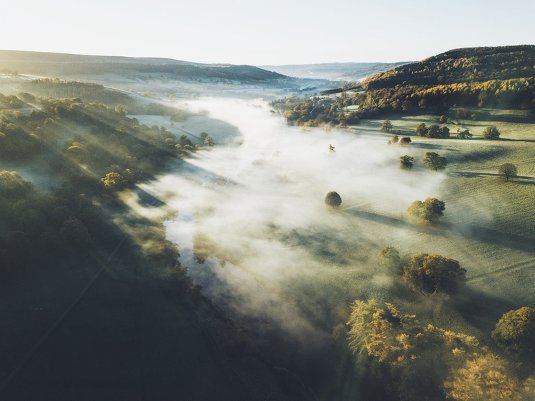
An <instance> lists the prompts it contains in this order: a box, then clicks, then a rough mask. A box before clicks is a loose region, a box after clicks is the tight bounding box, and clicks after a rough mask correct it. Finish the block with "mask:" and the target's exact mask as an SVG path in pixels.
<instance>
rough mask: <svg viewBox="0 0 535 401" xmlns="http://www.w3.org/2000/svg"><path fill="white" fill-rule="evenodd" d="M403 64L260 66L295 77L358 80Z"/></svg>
mask: <svg viewBox="0 0 535 401" xmlns="http://www.w3.org/2000/svg"><path fill="white" fill-rule="evenodd" d="M403 64H406V63H320V64H286V65H263V66H260V68H263V69H265V70H268V71H275V72H278V73H279V74H284V75H288V76H291V77H297V78H316V79H330V80H334V81H359V80H361V79H363V78H366V77H368V76H370V75H372V74H377V73H379V72H383V71H387V70H390V69H392V68H395V67H398V66H400V65H403Z"/></svg>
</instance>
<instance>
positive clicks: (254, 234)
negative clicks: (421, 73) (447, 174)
mask: <svg viewBox="0 0 535 401" xmlns="http://www.w3.org/2000/svg"><path fill="white" fill-rule="evenodd" d="M179 106H180V107H187V108H189V109H190V110H191V111H193V112H196V113H199V112H204V114H203V115H206V118H211V119H217V120H220V121H223V122H224V123H225V124H231V125H233V126H234V127H236V129H237V131H238V132H239V135H238V136H236V137H235V138H234V141H233V142H231V143H229V144H227V145H219V146H218V145H217V143H218V133H217V132H215V131H213V132H209V134H210V135H212V136H213V137H214V138H215V140H216V146H215V147H214V148H210V149H209V150H203V151H200V152H198V153H196V154H195V155H194V156H192V157H191V158H190V159H187V160H186V161H185V162H184V163H182V164H180V165H179V166H177V167H176V171H175V172H173V173H170V174H166V175H163V176H160V177H158V179H157V180H155V181H153V182H151V183H149V184H146V185H144V186H143V189H145V190H146V191H147V192H149V193H151V194H154V195H155V196H157V197H158V198H160V199H161V200H162V201H164V202H165V203H166V204H167V206H168V207H170V208H172V209H173V210H175V211H176V217H175V218H173V219H169V220H168V221H166V223H165V227H166V230H167V236H168V239H170V240H171V241H173V242H174V243H176V244H177V245H178V247H179V250H180V253H181V257H180V262H181V264H182V265H183V266H185V267H187V268H188V271H189V274H190V276H191V277H192V279H193V280H194V282H195V283H196V284H199V285H201V286H202V292H203V294H204V295H206V296H207V297H209V298H210V299H212V300H213V301H214V302H215V303H216V304H218V305H220V306H223V307H225V308H228V309H229V310H231V311H234V312H237V313H239V314H240V315H242V316H244V317H248V318H255V319H259V320H261V321H266V322H269V323H270V324H272V323H276V325H277V326H278V327H280V328H282V329H284V330H287V331H288V332H293V333H300V334H301V335H310V334H311V333H317V332H318V331H317V330H316V327H317V326H318V325H322V324H324V323H326V322H327V321H328V320H329V319H328V315H329V313H330V312H329V311H328V310H327V309H328V308H330V307H332V306H336V305H337V304H339V303H343V302H345V301H346V300H350V299H354V298H355V297H357V296H358V295H359V291H361V290H362V289H366V290H367V291H370V289H373V288H380V287H388V285H389V284H390V283H389V280H390V279H388V277H387V276H382V275H381V274H380V273H377V274H376V273H375V271H374V264H375V261H376V254H377V252H378V250H379V249H380V248H382V247H384V246H385V245H388V244H396V243H398V242H399V241H401V240H402V239H403V238H404V236H405V234H406V230H407V229H408V228H407V227H405V225H404V215H405V212H406V209H407V207H408V205H409V204H410V203H411V202H412V201H414V200H416V199H425V198H426V197H428V196H438V193H437V191H438V188H439V185H440V183H441V181H442V179H443V176H442V174H439V173H437V174H429V172H426V171H423V170H422V171H417V170H415V171H411V172H407V171H403V170H400V168H399V162H398V159H399V156H400V155H403V154H405V153H407V149H405V148H403V147H402V146H400V145H388V144H387V140H386V137H385V136H383V135H381V134H380V133H377V132H375V133H372V134H365V133H364V131H362V132H361V131H359V129H358V128H357V129H356V130H342V129H332V130H330V131H325V130H322V129H306V130H303V129H300V128H297V127H288V126H287V125H286V123H285V121H284V119H283V118H282V117H281V116H279V115H277V114H275V113H273V112H271V110H270V107H269V105H268V104H267V103H265V102H263V101H261V100H254V101H251V100H240V99H224V98H204V99H199V100H195V101H189V102H186V103H180V104H179ZM197 118H198V117H197ZM185 127H186V128H188V126H187V121H186V122H185ZM196 134H198V133H196ZM329 144H332V145H333V146H334V147H335V151H334V152H332V151H330V150H329ZM333 190H334V191H337V192H338V193H339V194H340V195H341V197H342V201H343V203H342V206H341V207H340V208H339V209H334V210H333V209H331V208H329V207H327V206H326V205H325V204H324V197H325V194H326V193H327V192H329V191H333ZM396 223H399V224H396ZM366 277H367V278H366ZM365 278H366V280H371V281H366V280H364V279H365Z"/></svg>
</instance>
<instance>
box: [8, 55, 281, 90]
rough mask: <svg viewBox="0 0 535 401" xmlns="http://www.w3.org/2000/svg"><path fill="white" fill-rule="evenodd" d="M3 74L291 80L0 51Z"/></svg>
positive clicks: (221, 69) (201, 67)
mask: <svg viewBox="0 0 535 401" xmlns="http://www.w3.org/2000/svg"><path fill="white" fill-rule="evenodd" d="M0 72H12V73H19V74H30V75H39V76H50V77H61V78H65V77H67V78H72V77H77V78H80V77H83V76H98V75H120V76H123V77H142V78H143V77H147V76H148V77H150V76H158V77H160V78H166V79H177V80H203V79H211V80H228V81H240V82H266V81H274V80H286V79H289V78H288V77H286V76H284V75H282V74H279V73H276V72H273V71H266V70H263V69H261V68H259V67H254V66H250V65H228V64H201V63H192V62H187V61H180V60H173V59H166V58H135V57H116V56H86V55H75V54H61V53H41V52H24V51H12V50H0Z"/></svg>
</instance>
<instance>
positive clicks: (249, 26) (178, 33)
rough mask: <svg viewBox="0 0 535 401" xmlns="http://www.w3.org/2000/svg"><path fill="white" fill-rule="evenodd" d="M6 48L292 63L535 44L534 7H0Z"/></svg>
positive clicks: (166, 0) (226, 1)
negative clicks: (463, 48)
mask: <svg viewBox="0 0 535 401" xmlns="http://www.w3.org/2000/svg"><path fill="white" fill-rule="evenodd" d="M0 15H1V18H0V49H13V50H36V51H51V52H64V53H76V54H99V55H122V56H143V57H170V58H175V59H180V60H188V61H197V62H225V63H234V64H256V65H261V64H293V63H316V62H345V61H407V60H419V59H422V58H425V57H428V56H431V55H433V54H437V53H440V52H443V51H445V50H449V49H452V48H458V47H467V46H497V45H508V44H535V0H507V1H506V0H503V1H497V0H448V1H446V0H442V1H435V0H404V1H402V0H400V1H394V0H323V1H318V0H308V1H305V0H266V1H260V0H192V1H186V0H178V1H172V0H152V1H138V0H84V1H76V0H70V1H67V0H49V1H47V0H0Z"/></svg>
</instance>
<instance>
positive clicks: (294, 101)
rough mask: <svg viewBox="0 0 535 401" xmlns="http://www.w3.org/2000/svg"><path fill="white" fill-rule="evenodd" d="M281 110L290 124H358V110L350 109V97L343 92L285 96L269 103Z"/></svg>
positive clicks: (315, 125)
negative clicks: (305, 96) (330, 94)
mask: <svg viewBox="0 0 535 401" xmlns="http://www.w3.org/2000/svg"><path fill="white" fill-rule="evenodd" d="M271 105H272V107H274V108H275V109H277V110H279V111H281V112H282V113H283V115H284V117H285V118H286V120H287V121H288V123H289V124H291V125H298V126H304V127H319V126H322V125H326V124H327V125H337V126H347V125H354V124H358V123H359V121H360V112H359V111H358V110H351V109H350V106H354V100H353V98H352V97H350V96H348V95H347V94H345V93H343V94H341V95H340V96H336V97H329V96H313V97H309V98H305V99H303V98H300V97H287V98H284V99H280V100H276V101H273V102H272V103H271Z"/></svg>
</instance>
